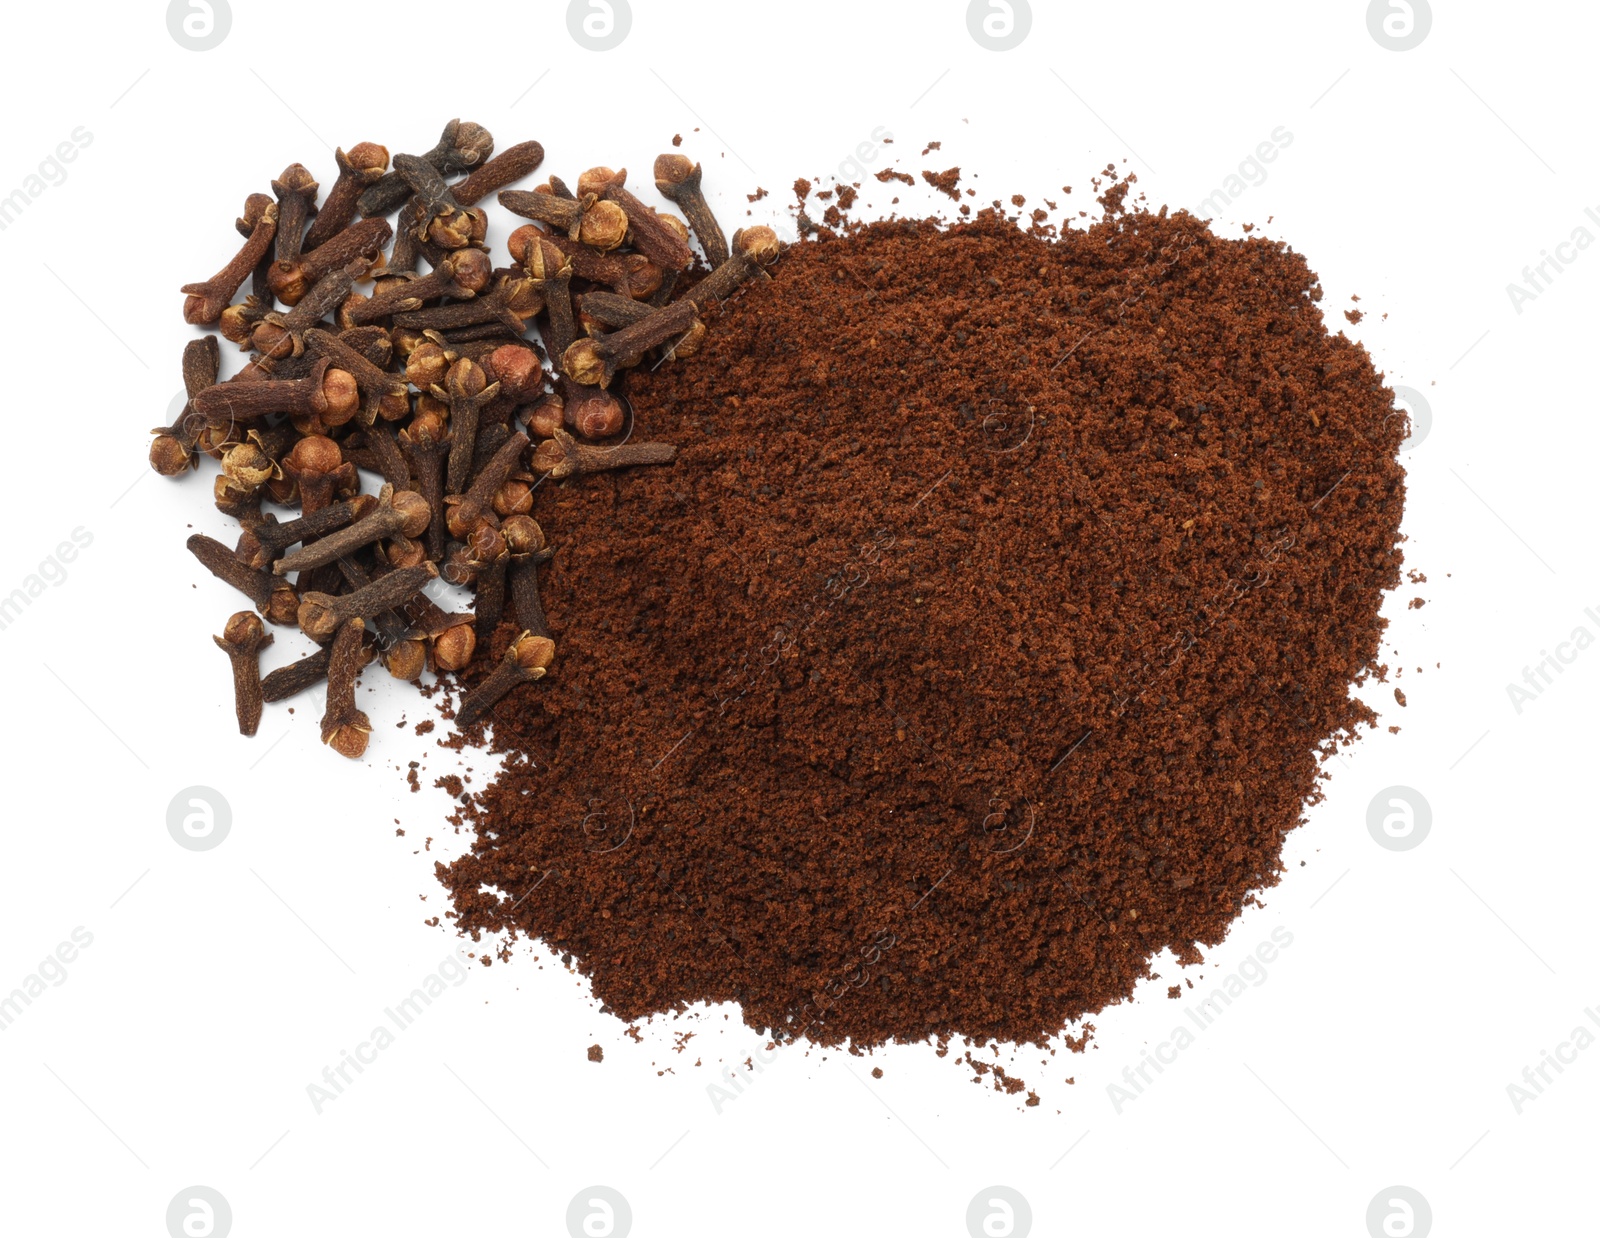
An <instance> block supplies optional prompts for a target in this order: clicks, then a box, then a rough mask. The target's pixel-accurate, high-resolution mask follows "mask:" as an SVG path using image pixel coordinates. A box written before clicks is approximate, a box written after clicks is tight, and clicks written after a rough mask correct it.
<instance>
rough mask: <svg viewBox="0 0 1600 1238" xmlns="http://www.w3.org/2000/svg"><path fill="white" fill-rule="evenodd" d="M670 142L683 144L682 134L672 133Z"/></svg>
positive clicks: (678, 144)
mask: <svg viewBox="0 0 1600 1238" xmlns="http://www.w3.org/2000/svg"><path fill="white" fill-rule="evenodd" d="M672 144H673V145H674V146H682V145H683V134H681V133H674V134H673V135H672Z"/></svg>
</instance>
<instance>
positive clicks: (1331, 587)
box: [439, 181, 1407, 1048]
mask: <svg viewBox="0 0 1600 1238" xmlns="http://www.w3.org/2000/svg"><path fill="white" fill-rule="evenodd" d="M843 188H854V187H853V186H850V187H843ZM801 191H802V190H801V187H800V186H797V193H799V192H801ZM1127 191H1128V183H1127V182H1126V181H1124V182H1121V183H1117V184H1112V185H1109V186H1107V187H1106V189H1105V193H1104V194H1103V195H1102V196H1101V198H1100V203H1101V206H1102V208H1103V209H1102V211H1101V212H1100V213H1099V217H1098V218H1095V219H1093V220H1091V221H1090V222H1089V225H1088V226H1082V227H1074V228H1071V229H1069V230H1064V231H1060V232H1057V231H1055V230H1054V229H1053V228H1050V227H1048V226H1047V225H1043V224H1041V223H1040V222H1039V221H1038V219H1037V217H1036V216H1035V215H1034V214H1033V212H1032V211H1028V210H1026V209H1025V206H1024V204H1023V203H1022V202H1021V200H1020V199H1013V202H1012V205H1013V206H1014V207H1015V208H1016V209H1015V211H1014V212H1012V211H1010V210H1008V209H1004V208H1002V204H1001V203H998V202H997V203H995V204H994V205H993V206H992V207H990V208H986V209H982V210H979V211H976V212H975V213H974V214H973V215H972V216H971V217H970V218H967V219H964V220H958V221H956V222H952V223H946V222H941V221H939V220H907V219H889V220H879V221H877V222H872V223H866V224H860V225H853V224H849V223H847V222H846V221H845V218H844V212H843V209H842V207H841V204H845V202H846V198H847V196H848V195H846V194H844V193H842V192H840V191H839V189H832V190H823V191H822V192H823V193H828V194H831V195H832V197H831V198H824V199H823V201H826V202H828V207H827V210H825V211H818V210H817V206H816V205H815V204H813V203H812V202H811V201H810V200H806V201H805V202H804V206H805V208H807V209H806V214H807V215H811V214H812V213H813V212H816V213H817V215H818V216H819V217H820V223H819V225H818V226H816V228H815V231H814V233H813V235H812V237H811V238H810V239H809V240H807V241H805V242H804V243H800V244H796V245H793V246H791V247H790V248H789V249H788V251H787V252H786V254H785V255H784V258H783V261H782V262H780V263H778V264H777V265H776V266H775V267H774V268H773V269H772V271H771V278H770V279H769V280H767V281H764V282H762V283H760V284H759V286H750V287H747V288H746V289H745V290H744V292H743V293H742V294H741V295H740V296H739V297H737V298H734V299H731V300H729V301H727V302H725V303H723V304H721V305H720V306H718V307H714V308H710V309H708V311H707V313H706V315H705V316H704V319H703V321H704V323H705V326H706V329H707V335H706V339H705V342H704V344H703V346H702V352H701V355H700V356H699V357H698V358H697V359H696V361H695V363H694V364H693V365H689V366H663V367H661V368H659V369H657V370H654V371H653V372H647V371H644V370H640V371H637V372H636V373H635V374H634V375H632V376H631V378H630V388H629V397H630V399H631V401H632V403H633V410H634V416H635V418H636V419H637V427H638V432H639V433H640V434H641V435H643V436H645V437H655V436H657V435H661V436H670V437H671V438H672V440H673V441H674V442H675V443H676V444H677V447H678V457H677V460H676V463H675V464H674V465H673V467H672V468H671V469H670V470H646V471H643V472H640V473H637V474H636V475H634V476H632V477H628V478H619V477H610V478H596V479H594V484H592V485H586V486H576V487H569V486H563V487H547V488H545V489H544V490H541V492H540V495H539V499H540V502H541V504H543V506H542V507H541V509H540V510H541V512H542V513H546V514H547V519H548V523H550V524H551V525H552V526H558V527H560V528H561V530H562V535H563V539H564V544H563V547H562V552H561V553H560V554H559V555H558V556H557V557H556V559H555V560H554V561H553V562H552V564H551V567H550V571H549V573H548V576H549V584H550V595H549V602H550V607H551V610H550V614H551V622H552V626H553V627H554V628H555V629H556V630H557V631H558V632H559V633H560V634H561V638H562V642H563V665H562V673H561V674H560V675H559V676H552V677H551V678H550V679H549V680H547V681H545V683H543V684H541V685H539V691H538V701H537V707H536V708H528V707H526V706H519V705H517V704H516V703H515V702H513V701H507V702H505V703H503V704H502V706H501V708H500V709H498V710H497V711H496V712H495V713H494V728H493V735H492V739H491V741H490V742H491V744H492V746H493V748H495V749H496V750H499V751H502V752H505V753H506V754H508V760H507V762H506V764H505V767H504V769H503V771H502V772H501V773H500V774H499V775H498V777H496V778H495V780H494V781H493V782H492V783H491V784H490V785H489V786H488V787H487V788H485V789H484V790H483V791H482V792H480V793H479V794H477V795H476V796H474V797H473V798H472V799H471V800H470V802H469V803H468V804H467V805H466V806H465V807H463V809H462V810H461V812H460V814H459V820H460V821H461V823H462V825H463V827H464V828H466V829H469V830H471V831H472V834H471V838H472V846H471V849H470V851H468V852H467V853H466V854H464V855H462V856H461V857H460V858H458V859H456V860H455V861H453V862H451V863H448V864H441V865H440V869H439V871H440V875H441V879H442V880H443V881H444V882H445V884H446V885H447V887H448V888H449V889H450V890H451V892H452V895H453V899H454V907H455V918H456V922H457V924H458V926H460V927H461V928H464V929H466V930H468V931H469V932H471V933H473V934H474V936H482V935H485V934H488V935H491V936H493V937H494V938H495V940H496V941H497V943H499V944H500V945H501V948H502V953H503V954H504V955H505V956H506V957H510V946H509V944H507V943H509V942H510V941H512V940H515V939H518V938H522V937H527V938H529V939H533V940H536V941H537V942H540V943H543V944H544V945H545V946H547V947H548V948H550V949H553V950H554V951H556V952H557V953H558V954H564V955H567V956H570V958H571V960H572V962H573V965H574V966H576V967H577V968H579V969H580V970H581V971H582V973H583V974H584V975H585V976H587V977H588V979H589V981H590V982H591V984H592V986H593V991H594V993H595V995H596V997H597V998H598V999H599V1000H600V1001H601V1002H602V1003H603V1004H604V1005H605V1007H606V1008H607V1009H609V1010H611V1011H613V1012H615V1013H616V1014H617V1015H618V1016H619V1017H621V1018H624V1019H630V1020H631V1019H638V1018H644V1017H646V1016H649V1015H651V1014H653V1013H656V1012H662V1011H677V1010H683V1009H686V1008H688V1007H690V1006H692V1005H694V1004H695V1003H699V1002H706V1003H720V1002H729V1003H735V1004H737V1006H738V1007H739V1010H740V1012H741V1014H742V1017H743V1018H744V1020H745V1021H746V1022H747V1023H748V1024H749V1026H750V1027H751V1028H752V1029H753V1030H754V1031H755V1032H757V1033H758V1034H760V1035H761V1036H763V1037H764V1038H766V1039H768V1040H771V1041H777V1042H789V1041H800V1040H803V1041H807V1042H810V1043H813V1044H825V1045H841V1044H849V1045H851V1046H852V1047H855V1048H860V1047H870V1046H873V1045H877V1044H882V1043H884V1042H886V1041H912V1042H916V1041H932V1042H933V1043H934V1044H935V1045H939V1044H941V1043H945V1042H948V1041H950V1040H951V1039H953V1038H956V1037H963V1038H967V1039H969V1040H976V1041H983V1040H991V1039H992V1040H996V1041H1004V1042H1013V1043H1014V1042H1040V1043H1059V1042H1057V1041H1056V1039H1055V1038H1057V1037H1060V1036H1062V1035H1063V1032H1064V1029H1072V1030H1073V1039H1072V1040H1071V1041H1069V1042H1068V1043H1070V1044H1072V1045H1073V1046H1074V1047H1079V1046H1081V1045H1082V1043H1083V1035H1082V1033H1083V1032H1084V1030H1085V1025H1084V1021H1085V1020H1087V1019H1090V1018H1092V1016H1093V1015H1094V1013H1095V1012H1096V1011H1099V1010H1102V1009H1103V1008H1104V1007H1106V1006H1107V1005H1110V1004H1113V1003H1116V1002H1119V1001H1123V1000H1125V999H1127V998H1128V996H1129V995H1130V994H1132V993H1133V992H1134V990H1135V987H1136V986H1137V985H1138V984H1139V983H1140V982H1141V981H1142V980H1145V979H1148V978H1150V977H1152V976H1153V975H1154V974H1155V973H1156V972H1158V971H1159V972H1160V973H1162V974H1163V976H1164V978H1165V979H1166V980H1167V982H1168V983H1169V984H1170V982H1171V979H1172V976H1171V972H1170V970H1169V969H1172V968H1173V967H1174V965H1175V962H1176V964H1192V963H1195V962H1198V961H1199V960H1200V958H1201V954H1200V949H1201V948H1202V947H1206V946H1211V945H1215V944H1217V943H1219V942H1220V941H1221V940H1222V939H1223V937H1224V936H1225V935H1226V934H1227V932H1228V931H1229V928H1230V926H1232V925H1233V924H1234V923H1235V921H1236V919H1237V918H1238V916H1239V915H1240V914H1241V912H1242V910H1243V908H1244V907H1245V906H1246V905H1248V904H1250V903H1252V902H1254V901H1255V900H1256V898H1257V896H1258V894H1259V892H1260V891H1262V890H1264V889H1266V888H1268V887H1271V886H1273V885H1274V884H1276V883H1277V882H1278V881H1279V880H1280V877H1282V875H1283V871H1284V861H1283V847H1284V842H1285V839H1286V837H1287V836H1288V835H1289V834H1291V833H1292V832H1293V831H1294V830H1295V829H1296V828H1297V827H1298V826H1299V825H1300V824H1301V823H1302V821H1303V820H1304V817H1305V814H1306V810H1307V809H1308V807H1309V806H1311V805H1313V804H1315V803H1316V802H1317V801H1318V799H1319V798H1320V796H1321V792H1320V787H1321V782H1322V779H1323V778H1325V777H1327V776H1328V767H1329V766H1330V765H1331V764H1332V761H1331V758H1332V756H1333V754H1334V753H1335V752H1336V751H1337V749H1338V748H1339V747H1340V746H1341V745H1344V744H1348V743H1350V742H1352V740H1353V739H1354V738H1355V736H1356V735H1357V733H1358V731H1359V730H1361V729H1365V728H1368V727H1370V726H1371V725H1373V724H1374V723H1375V720H1376V714H1375V713H1374V711H1373V710H1372V709H1370V708H1369V707H1368V706H1367V705H1366V704H1364V703H1363V701H1362V700H1361V698H1360V695H1359V692H1360V688H1361V686H1362V685H1363V684H1364V683H1366V682H1368V681H1369V680H1371V679H1373V678H1379V679H1381V678H1382V676H1383V675H1384V673H1385V669H1384V668H1383V666H1382V665H1381V663H1380V662H1379V660H1378V659H1379V654H1380V641H1381V638H1382V634H1383V631H1384V620H1383V619H1382V617H1381V616H1380V613H1379V611H1380V607H1381V605H1382V603H1383V600H1384V597H1385V595H1386V593H1387V591H1389V590H1392V589H1393V588H1395V587H1396V586H1397V585H1398V583H1399V580H1400V566H1401V553H1400V532H1399V530H1400V521H1401V516H1402V512H1403V508H1404V500H1405V484H1404V473H1403V471H1402V469H1401V467H1400V465H1399V464H1398V462H1397V460H1396V454H1397V451H1398V448H1399V444H1400V443H1401V441H1402V439H1403V438H1404V436H1405V434H1406V433H1407V419H1406V416H1405V414H1404V413H1403V412H1401V411H1399V410H1397V409H1396V407H1395V405H1394V400H1393V394H1392V392H1390V391H1389V390H1388V389H1387V388H1386V387H1385V386H1384V384H1383V381H1382V379H1381V376H1380V375H1379V374H1378V373H1377V372H1376V371H1375V370H1374V368H1373V365H1372V361H1371V358H1370V357H1369V356H1368V355H1367V353H1366V351H1365V350H1364V349H1363V348H1362V347H1360V346H1359V345H1358V344H1356V343H1354V342H1352V341H1351V340H1349V339H1347V338H1346V337H1345V336H1344V335H1342V334H1339V333H1336V332H1330V330H1329V329H1328V326H1327V324H1326V323H1325V321H1324V317H1323V313H1322V310H1321V308H1320V306H1319V302H1320V300H1321V298H1322V289H1321V287H1320V285H1319V282H1318V279H1317V276H1316V275H1315V274H1314V273H1313V272H1312V271H1311V269H1310V268H1309V267H1308V265H1307V262H1306V260H1305V258H1304V257H1303V256H1302V255H1300V254H1298V253H1296V252H1294V251H1293V250H1291V249H1290V248H1289V247H1288V246H1287V245H1284V244H1282V243H1280V242H1274V241H1269V240H1265V239H1260V238H1246V239H1227V238H1224V237H1222V236H1219V235H1217V234H1215V233H1214V232H1213V231H1212V230H1211V228H1210V227H1209V226H1208V225H1207V224H1206V223H1205V222H1203V221H1201V220H1199V219H1197V218H1195V217H1194V216H1191V215H1189V214H1187V213H1186V212H1178V213H1175V214H1169V213H1167V212H1166V211H1162V212H1159V213H1152V212H1149V211H1144V210H1130V209H1127V207H1126V202H1125V199H1126V195H1127ZM818 196H820V195H818ZM474 673H476V672H474V671H469V672H468V674H469V676H470V675H472V674H474ZM1318 880H1319V884H1321V885H1325V884H1326V877H1325V876H1324V877H1323V878H1320V879H1318ZM1163 960H1164V961H1163Z"/></svg>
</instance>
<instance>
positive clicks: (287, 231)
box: [272, 163, 318, 262]
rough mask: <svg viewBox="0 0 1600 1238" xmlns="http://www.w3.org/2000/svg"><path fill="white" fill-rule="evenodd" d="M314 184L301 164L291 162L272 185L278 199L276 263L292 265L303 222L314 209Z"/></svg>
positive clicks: (295, 257)
mask: <svg viewBox="0 0 1600 1238" xmlns="http://www.w3.org/2000/svg"><path fill="white" fill-rule="evenodd" d="M317 188H318V186H317V181H316V178H315V177H314V176H312V175H311V173H310V172H309V171H307V169H306V168H305V166H304V165H303V164H298V163H291V164H290V165H289V166H288V167H286V168H285V169H284V170H283V175H281V176H280V177H278V179H277V180H275V181H273V182H272V192H273V193H275V194H276V195H277V197H278V232H277V237H276V244H275V245H274V247H273V257H274V258H276V259H277V261H279V262H295V261H297V260H298V259H299V257H300V247H301V245H302V244H303V243H304V241H305V235H306V221H307V220H308V219H310V218H311V216H312V215H314V214H315V213H316V210H317Z"/></svg>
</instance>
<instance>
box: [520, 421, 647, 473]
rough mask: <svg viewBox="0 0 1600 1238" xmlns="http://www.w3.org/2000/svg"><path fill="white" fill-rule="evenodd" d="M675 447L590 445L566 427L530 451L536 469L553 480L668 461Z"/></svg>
mask: <svg viewBox="0 0 1600 1238" xmlns="http://www.w3.org/2000/svg"><path fill="white" fill-rule="evenodd" d="M677 454H678V449H677V448H676V447H674V446H673V445H672V444H671V443H623V444H621V445H620V446H618V447H592V446H590V445H589V444H588V443H580V442H578V440H577V439H575V438H573V437H572V435H570V434H568V433H567V432H566V431H565V430H557V431H556V432H555V437H554V438H550V439H546V440H545V441H544V442H542V443H540V444H539V446H538V448H537V450H535V451H534V453H533V467H534V470H535V471H536V472H539V473H548V474H549V475H550V479H551V480H552V481H560V480H561V479H562V478H563V477H577V476H582V475H583V474H585V473H603V472H606V471H607V470H609V469H625V468H632V467H633V466H635V465H641V464H671V463H672V461H673V459H674V458H675V457H676V456H677Z"/></svg>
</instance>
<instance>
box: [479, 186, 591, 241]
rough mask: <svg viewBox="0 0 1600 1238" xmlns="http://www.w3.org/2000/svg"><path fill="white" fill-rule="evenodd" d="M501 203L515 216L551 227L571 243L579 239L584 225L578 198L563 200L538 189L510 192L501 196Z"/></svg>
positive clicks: (509, 190) (581, 207)
mask: <svg viewBox="0 0 1600 1238" xmlns="http://www.w3.org/2000/svg"><path fill="white" fill-rule="evenodd" d="M499 201H500V205H501V206H503V207H505V208H506V210H508V211H510V212H511V213H512V214H513V215H521V216H522V218H524V219H534V220H537V221H538V222H539V223H542V224H549V225H550V226H551V227H552V228H555V229H556V230H557V231H559V232H561V233H563V234H565V236H566V237H567V239H568V240H569V241H576V240H577V239H578V233H579V231H580V230H581V227H582V224H583V213H584V204H583V203H581V202H579V201H578V200H577V199H576V198H561V197H557V196H556V195H555V194H553V193H541V192H539V191H538V190H537V189H536V190H533V191H532V192H528V191H525V190H520V189H508V190H506V192H504V193H502V194H501V195H500V199H499Z"/></svg>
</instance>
